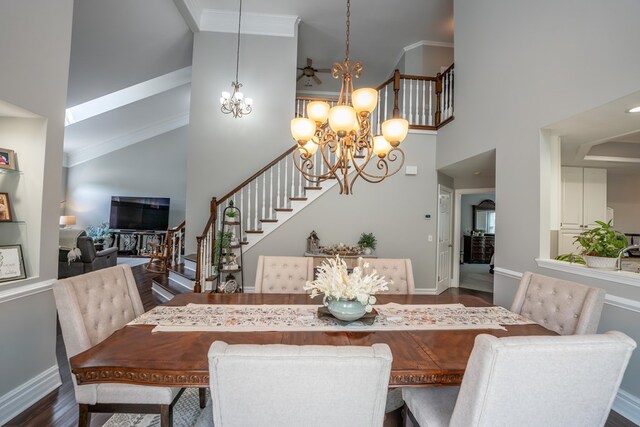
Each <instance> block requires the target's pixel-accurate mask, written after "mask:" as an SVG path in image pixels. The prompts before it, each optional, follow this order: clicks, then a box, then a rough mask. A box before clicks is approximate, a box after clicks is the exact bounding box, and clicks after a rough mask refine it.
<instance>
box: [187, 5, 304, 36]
mask: <svg viewBox="0 0 640 427" xmlns="http://www.w3.org/2000/svg"><path fill="white" fill-rule="evenodd" d="M299 23H300V18H299V17H297V16H294V15H271V14H266V13H243V14H242V30H241V33H242V34H251V35H261V36H276V37H295V36H296V35H297V32H298V31H297V30H298V24H299ZM199 28H200V31H211V32H216V33H233V34H235V33H237V32H238V13H237V12H233V11H229V10H216V9H204V10H203V11H202V13H201V14H200V25H199Z"/></svg>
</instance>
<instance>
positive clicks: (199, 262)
mask: <svg viewBox="0 0 640 427" xmlns="http://www.w3.org/2000/svg"><path fill="white" fill-rule="evenodd" d="M202 237H203V236H197V237H196V241H197V243H196V284H195V285H194V286H193V292H194V293H196V294H199V293H200V292H202V285H201V284H200V278H201V277H202V275H201V274H200V273H201V271H202Z"/></svg>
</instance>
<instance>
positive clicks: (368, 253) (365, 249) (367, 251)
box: [362, 248, 373, 255]
mask: <svg viewBox="0 0 640 427" xmlns="http://www.w3.org/2000/svg"><path fill="white" fill-rule="evenodd" d="M362 253H364V254H365V255H371V254H372V253H373V250H372V249H371V248H364V250H363V251H362Z"/></svg>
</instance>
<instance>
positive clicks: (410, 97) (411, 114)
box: [405, 80, 413, 125]
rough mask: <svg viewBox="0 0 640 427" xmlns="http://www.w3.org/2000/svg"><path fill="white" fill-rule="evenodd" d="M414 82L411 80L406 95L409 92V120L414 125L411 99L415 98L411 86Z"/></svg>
mask: <svg viewBox="0 0 640 427" xmlns="http://www.w3.org/2000/svg"><path fill="white" fill-rule="evenodd" d="M412 84H413V80H409V92H405V96H406V95H407V94H409V118H408V119H407V120H409V124H410V125H412V124H413V123H412V120H413V113H412V110H411V100H412V99H413V96H412V90H413V89H412V88H411V87H412Z"/></svg>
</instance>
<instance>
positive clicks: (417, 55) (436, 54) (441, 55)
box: [395, 45, 453, 76]
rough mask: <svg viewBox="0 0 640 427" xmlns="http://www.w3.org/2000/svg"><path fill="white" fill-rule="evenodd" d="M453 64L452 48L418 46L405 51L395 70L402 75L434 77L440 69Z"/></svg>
mask: <svg viewBox="0 0 640 427" xmlns="http://www.w3.org/2000/svg"><path fill="white" fill-rule="evenodd" d="M451 64H453V48H451V47H442V46H428V45H425V46H418V47H415V48H413V49H411V50H408V51H406V52H405V53H403V54H402V56H401V57H400V60H399V61H398V63H397V64H396V66H395V68H397V69H398V70H400V72H401V73H403V74H413V75H419V76H435V75H436V74H438V73H439V72H440V71H441V70H442V67H445V68H448V67H449V66H450V65H451Z"/></svg>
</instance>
